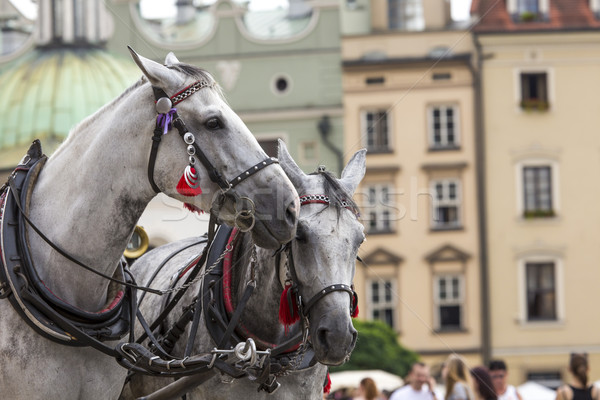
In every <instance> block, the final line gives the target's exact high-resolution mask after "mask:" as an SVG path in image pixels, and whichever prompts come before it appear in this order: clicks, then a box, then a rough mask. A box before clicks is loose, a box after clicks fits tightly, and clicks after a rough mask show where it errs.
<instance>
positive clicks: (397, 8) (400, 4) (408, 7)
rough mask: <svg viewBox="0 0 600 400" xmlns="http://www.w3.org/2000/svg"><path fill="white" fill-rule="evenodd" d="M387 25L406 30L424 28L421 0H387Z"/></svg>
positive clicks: (390, 27)
mask: <svg viewBox="0 0 600 400" xmlns="http://www.w3.org/2000/svg"><path fill="white" fill-rule="evenodd" d="M388 27H389V29H397V30H407V31H422V30H423V29H425V19H424V18H423V3H422V0H388Z"/></svg>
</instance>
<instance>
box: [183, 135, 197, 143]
mask: <svg viewBox="0 0 600 400" xmlns="http://www.w3.org/2000/svg"><path fill="white" fill-rule="evenodd" d="M183 141H184V142H186V143H187V144H194V142H195V141H196V138H195V137H194V135H192V133H191V132H186V133H185V135H183Z"/></svg>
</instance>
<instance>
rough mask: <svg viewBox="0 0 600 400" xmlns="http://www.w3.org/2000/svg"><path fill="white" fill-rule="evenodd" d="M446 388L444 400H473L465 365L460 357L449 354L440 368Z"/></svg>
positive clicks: (473, 396)
mask: <svg viewBox="0 0 600 400" xmlns="http://www.w3.org/2000/svg"><path fill="white" fill-rule="evenodd" d="M442 378H443V379H444V382H445V386H446V396H445V398H444V399H445V400H475V395H473V391H472V390H471V387H470V385H469V374H468V372H467V365H466V363H465V361H464V360H463V358H462V357H460V356H458V355H455V354H451V355H450V356H449V357H448V359H447V360H446V362H445V363H444V367H443V368H442Z"/></svg>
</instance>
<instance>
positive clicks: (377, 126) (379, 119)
mask: <svg viewBox="0 0 600 400" xmlns="http://www.w3.org/2000/svg"><path fill="white" fill-rule="evenodd" d="M388 125H389V123H388V114H387V110H372V111H365V112H364V113H363V126H364V131H365V137H366V142H367V143H366V145H367V149H368V150H369V152H371V153H378V152H379V153H381V152H389V151H390V150H391V149H390V140H389V137H390V135H389V126H388Z"/></svg>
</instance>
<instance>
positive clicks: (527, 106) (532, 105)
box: [520, 99, 550, 111]
mask: <svg viewBox="0 0 600 400" xmlns="http://www.w3.org/2000/svg"><path fill="white" fill-rule="evenodd" d="M520 106H521V108H522V109H523V110H526V111H535V110H537V111H546V110H547V109H548V108H549V107H550V104H549V103H548V102H547V101H546V100H538V99H527V100H521V103H520Z"/></svg>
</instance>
